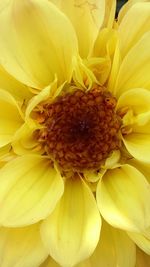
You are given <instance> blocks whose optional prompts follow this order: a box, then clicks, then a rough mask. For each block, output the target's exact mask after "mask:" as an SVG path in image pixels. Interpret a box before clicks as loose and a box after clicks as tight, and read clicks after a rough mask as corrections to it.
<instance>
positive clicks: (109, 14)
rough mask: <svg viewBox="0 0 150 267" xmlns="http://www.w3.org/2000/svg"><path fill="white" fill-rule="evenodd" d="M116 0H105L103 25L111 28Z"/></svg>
mask: <svg viewBox="0 0 150 267" xmlns="http://www.w3.org/2000/svg"><path fill="white" fill-rule="evenodd" d="M115 13H116V1H115V0H105V17H104V22H103V27H104V28H105V27H106V28H112V27H113V24H114V21H115Z"/></svg>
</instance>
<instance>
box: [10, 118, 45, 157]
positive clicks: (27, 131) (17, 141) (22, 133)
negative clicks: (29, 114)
mask: <svg viewBox="0 0 150 267" xmlns="http://www.w3.org/2000/svg"><path fill="white" fill-rule="evenodd" d="M31 122H32V123H31ZM36 129H37V125H36V124H35V123H34V121H30V123H28V124H27V123H24V124H23V125H22V127H20V129H19V130H18V131H17V132H16V134H15V135H14V138H13V141H12V143H11V145H12V148H13V150H14V152H15V153H16V154H17V155H24V154H30V153H36V154H37V153H38V151H40V152H41V145H40V144H39V143H38V140H36V138H35V136H34V133H35V131H36Z"/></svg>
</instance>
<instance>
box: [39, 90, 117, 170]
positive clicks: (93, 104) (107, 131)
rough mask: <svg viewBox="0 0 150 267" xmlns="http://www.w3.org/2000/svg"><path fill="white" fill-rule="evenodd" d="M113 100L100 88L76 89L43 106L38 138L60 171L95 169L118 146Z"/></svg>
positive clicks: (114, 101)
mask: <svg viewBox="0 0 150 267" xmlns="http://www.w3.org/2000/svg"><path fill="white" fill-rule="evenodd" d="M115 105H116V100H115V98H114V97H113V96H112V95H111V94H110V93H108V92H106V91H105V89H104V88H96V89H93V90H91V91H88V92H84V91H82V90H80V89H77V90H76V91H74V92H73V93H68V94H66V95H65V96H60V97H59V98H57V99H56V101H55V102H54V103H52V104H45V105H44V106H43V110H44V111H43V114H42V116H43V118H44V119H43V121H42V124H43V126H44V127H43V128H42V129H40V130H39V133H38V140H39V142H41V143H42V144H43V147H44V149H45V153H46V154H47V155H50V156H51V157H52V158H53V160H54V161H56V162H57V163H58V164H59V166H60V167H61V168H62V169H63V170H70V169H71V170H74V171H82V170H85V169H99V168H100V166H101V165H102V164H103V163H104V161H105V159H106V158H107V157H108V156H109V155H110V153H111V152H112V151H113V150H116V149H118V148H119V146H120V139H119V129H120V126H121V119H120V117H119V116H118V115H117V114H116V112H115Z"/></svg>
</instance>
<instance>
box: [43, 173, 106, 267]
mask: <svg viewBox="0 0 150 267" xmlns="http://www.w3.org/2000/svg"><path fill="white" fill-rule="evenodd" d="M100 228H101V219H100V214H99V211H98V209H97V206H96V202H95V199H94V197H93V194H92V193H91V191H90V190H89V188H88V187H87V185H86V184H85V183H84V182H83V181H82V180H80V179H79V178H78V177H74V178H73V179H68V180H67V181H66V184H65V191H64V194H63V196H62V198H61V200H60V202H59V203H58V205H57V207H56V209H55V210H54V212H53V213H52V214H51V215H50V216H49V217H48V218H47V219H46V220H45V221H44V222H43V225H42V229H41V233H42V238H43V242H44V244H45V246H46V247H47V249H48V250H49V252H50V255H51V256H52V257H53V258H54V259H55V260H56V261H57V262H58V263H59V264H60V265H63V266H68V267H69V266H73V265H75V264H77V263H78V262H80V261H82V260H84V259H85V258H88V257H89V256H90V255H91V254H92V252H93V251H94V249H95V247H96V245H97V243H98V240H99V234H100Z"/></svg>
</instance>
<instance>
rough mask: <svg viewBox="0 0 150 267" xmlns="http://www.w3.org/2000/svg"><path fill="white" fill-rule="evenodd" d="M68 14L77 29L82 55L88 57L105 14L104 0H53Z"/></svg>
mask: <svg viewBox="0 0 150 267" xmlns="http://www.w3.org/2000/svg"><path fill="white" fill-rule="evenodd" d="M51 2H53V3H55V4H57V6H58V7H59V8H60V9H61V10H62V11H63V12H64V13H65V14H66V15H67V16H68V18H69V19H70V21H71V22H72V24H73V26H74V29H75V31H76V34H77V37H78V43H79V52H80V55H81V57H83V58H86V57H87V56H88V55H89V53H91V51H92V49H93V45H94V42H95V40H96V37H97V35H98V32H99V30H100V27H101V25H102V23H103V19H104V15H105V1H104V0H88V1H82V0H60V1H59V0H58V1H56V0H52V1H51Z"/></svg>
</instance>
